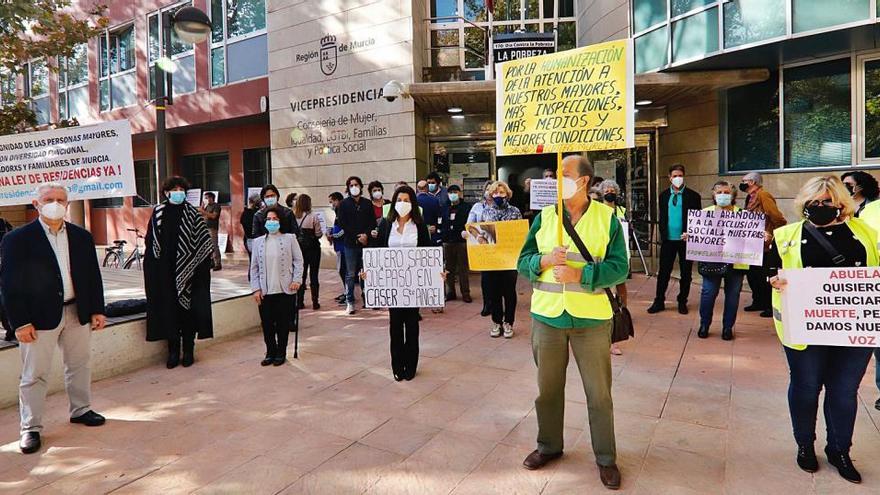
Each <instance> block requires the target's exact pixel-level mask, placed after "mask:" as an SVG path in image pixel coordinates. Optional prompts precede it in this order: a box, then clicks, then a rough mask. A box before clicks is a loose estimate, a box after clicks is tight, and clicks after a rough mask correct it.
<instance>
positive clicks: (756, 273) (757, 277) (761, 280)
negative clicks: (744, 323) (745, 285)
mask: <svg viewBox="0 0 880 495" xmlns="http://www.w3.org/2000/svg"><path fill="white" fill-rule="evenodd" d="M764 262H765V263H766V262H767V253H766V252H765V253H764ZM746 280H748V281H749V288H750V289H752V304H753V305H755V306H757V307H759V308H761V309H770V296H771V294H772V292H771V290H772V289H771V288H770V282H769V281H767V267H766V265H762V266H750V267H749V272H748V273H747V274H746Z"/></svg>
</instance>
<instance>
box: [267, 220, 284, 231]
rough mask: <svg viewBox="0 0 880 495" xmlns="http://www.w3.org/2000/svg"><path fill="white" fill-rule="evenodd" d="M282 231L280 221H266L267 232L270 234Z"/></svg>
mask: <svg viewBox="0 0 880 495" xmlns="http://www.w3.org/2000/svg"><path fill="white" fill-rule="evenodd" d="M279 229H281V222H279V221H278V220H266V230H268V231H269V233H270V234H274V233H276V232H278V230H279Z"/></svg>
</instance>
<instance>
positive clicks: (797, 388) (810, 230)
mask: <svg viewBox="0 0 880 495" xmlns="http://www.w3.org/2000/svg"><path fill="white" fill-rule="evenodd" d="M794 205H795V208H796V210H797V211H798V212H799V213H800V214H801V216H802V220H800V221H799V222H795V223H793V224H789V225H786V226H784V227H780V228H778V229H776V230H775V231H774V242H773V244H772V246H771V249H770V251H769V252H768V253H767V254H768V256H770V259H769V260H768V261H769V263H768V266H769V267H770V272H771V277H770V284H771V285H772V286H773V288H774V289H775V290H774V293H773V319H774V323H775V324H776V332H777V334H778V335H779V339H780V341H782V335H783V326H782V316H781V315H782V309H783V308H782V303H781V297H780V294H781V293H782V292H784V291H786V290H795V289H794V288H789V287H787V283H786V281H785V280H784V279H782V278H780V277H779V276H778V275H777V274H776V270H777V269H779V268H786V269H788V268H792V269H795V268H806V269H809V268H833V267H854V266H878V264H880V263H878V260H880V255H878V252H877V234H876V233H875V231H874V229H872V228H871V227H869V226H868V224H867V223H865V222H864V221H862V220H860V219H858V218H854V213H855V210H856V205H855V203H854V202H853V200H852V198H851V197H850V195H849V194H848V193H847V191H846V189H845V188H844V186H843V183H842V182H841V181H840V179H838V178H837V177H835V176H830V175H829V176H821V177H815V178H813V179H810V181H809V182H807V183H806V184H805V185H804V187H803V188H802V189H801V191H800V193H799V194H798V195H797V198H795V200H794ZM819 239H824V240H825V241H827V244H828V245H829V246H830V247H829V248H826V247H825V246H823V244H826V243H825V242H824V241H820V240H819ZM784 345H785V347H784V349H785V356H786V358H787V359H788V367H789V370H790V382H789V387H788V407H789V412H790V414H791V423H792V427H793V430H794V438H795V441H796V442H797V445H798V452H797V463H798V466H800V467H801V469H803V470H804V471H807V472H810V473H812V472H815V471H816V470H817V469H819V463H818V460H817V459H816V452H815V450H814V448H813V443H814V441H815V440H816V415H817V411H818V409H819V393H820V392H821V390H822V388H823V387H824V388H825V403H824V410H825V422H826V424H827V425H828V428H827V444H826V447H825V454H826V456H827V457H828V462H830V463H831V465H833V466H834V467H836V468H837V471H838V473H840V476H842V477H843V478H844V479H846V480H847V481H850V482H853V483H860V482H861V480H862V477H861V475H860V474H859V472H858V471H857V470H856V468H855V466H853V464H852V460H851V459H850V457H849V451H850V447H851V445H852V436H853V428H854V426H855V421H856V411H857V409H858V398H857V393H858V389H859V384H860V383H861V381H862V377H863V376H864V375H865V369H866V368H867V366H868V361H869V360H870V359H871V352H872V351H873V349H871V348H867V347H836V346H824V345H811V346H809V347H808V346H806V345H797V344H784Z"/></svg>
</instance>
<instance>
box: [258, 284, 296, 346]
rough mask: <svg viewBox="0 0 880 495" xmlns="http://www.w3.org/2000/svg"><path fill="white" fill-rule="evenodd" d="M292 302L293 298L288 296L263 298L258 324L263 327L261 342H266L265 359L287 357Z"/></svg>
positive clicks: (292, 308)
mask: <svg viewBox="0 0 880 495" xmlns="http://www.w3.org/2000/svg"><path fill="white" fill-rule="evenodd" d="M294 301H295V296H293V295H289V294H269V295H268V296H263V302H262V304H260V322H261V323H262V325H263V340H264V341H265V342H266V357H286V356H287V337H288V335H290V327H291V325H293V312H294V311H295V309H294V307H293V304H294Z"/></svg>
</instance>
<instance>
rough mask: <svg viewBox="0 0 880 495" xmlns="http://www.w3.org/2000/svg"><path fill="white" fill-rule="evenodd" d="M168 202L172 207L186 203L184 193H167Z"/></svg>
mask: <svg viewBox="0 0 880 495" xmlns="http://www.w3.org/2000/svg"><path fill="white" fill-rule="evenodd" d="M168 201H171V204H173V205H179V204H181V203H183V202H184V201H186V191H171V192H170V193H168Z"/></svg>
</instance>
